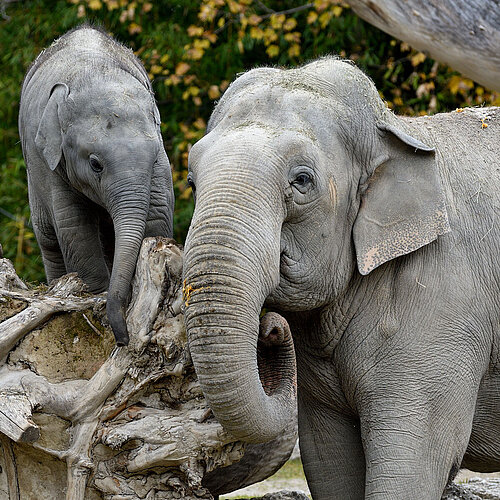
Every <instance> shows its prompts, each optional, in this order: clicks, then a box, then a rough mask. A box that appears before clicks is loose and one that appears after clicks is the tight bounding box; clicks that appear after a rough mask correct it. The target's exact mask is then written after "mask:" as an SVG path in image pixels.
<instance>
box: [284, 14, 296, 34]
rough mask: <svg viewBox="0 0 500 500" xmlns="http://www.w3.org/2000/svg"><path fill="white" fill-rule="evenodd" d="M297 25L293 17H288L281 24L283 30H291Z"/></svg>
mask: <svg viewBox="0 0 500 500" xmlns="http://www.w3.org/2000/svg"><path fill="white" fill-rule="evenodd" d="M295 26H297V21H296V20H295V19H294V18H293V17H289V18H288V19H287V20H286V21H285V23H284V24H283V29H284V30H285V31H292V30H293V29H294V28H295Z"/></svg>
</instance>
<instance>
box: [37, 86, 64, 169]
mask: <svg viewBox="0 0 500 500" xmlns="http://www.w3.org/2000/svg"><path fill="white" fill-rule="evenodd" d="M68 94H69V89H68V87H67V85H65V84H64V83H56V84H55V85H54V86H53V87H52V90H51V91H50V97H49V100H48V102H47V105H46V106H45V110H44V112H43V115H42V119H41V120H40V125H39V126H38V130H37V133H36V137H35V144H36V146H37V148H38V149H39V150H40V152H41V153H42V156H43V157H44V158H45V161H46V162H47V165H48V166H49V168H50V170H55V168H56V167H57V165H58V164H59V162H60V161H61V155H62V130H61V124H60V122H59V112H58V111H59V106H60V105H61V104H62V103H63V102H64V100H65V99H66V97H67V96H68Z"/></svg>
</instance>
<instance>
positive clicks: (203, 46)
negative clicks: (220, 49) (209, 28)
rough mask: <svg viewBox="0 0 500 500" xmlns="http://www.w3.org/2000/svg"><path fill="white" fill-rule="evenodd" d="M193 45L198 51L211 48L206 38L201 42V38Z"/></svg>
mask: <svg viewBox="0 0 500 500" xmlns="http://www.w3.org/2000/svg"><path fill="white" fill-rule="evenodd" d="M193 45H194V46H195V48H197V49H208V48H209V47H210V42H209V41H208V40H207V39H206V38H204V39H203V40H200V39H199V38H197V39H196V40H195V41H194V43H193Z"/></svg>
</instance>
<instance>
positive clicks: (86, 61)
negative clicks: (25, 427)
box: [19, 26, 174, 345]
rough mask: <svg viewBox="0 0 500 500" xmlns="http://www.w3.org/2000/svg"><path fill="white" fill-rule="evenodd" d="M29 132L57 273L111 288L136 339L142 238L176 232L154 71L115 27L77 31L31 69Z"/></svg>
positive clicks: (51, 274) (38, 213) (121, 327)
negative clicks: (132, 304) (132, 311)
mask: <svg viewBox="0 0 500 500" xmlns="http://www.w3.org/2000/svg"><path fill="white" fill-rule="evenodd" d="M19 133H20V136H21V141H22V148H23V154H24V159H25V161H26V167H27V173H28V187H29V201H30V208H31V217H32V221H33V227H34V229H35V234H36V237H37V240H38V243H39V245H40V249H41V251H42V257H43V262H44V266H45V272H46V274H47V280H48V281H49V282H50V281H51V280H53V279H55V278H58V277H60V276H62V275H63V274H65V273H68V272H77V273H78V274H79V275H80V277H81V278H82V280H83V281H84V282H85V283H86V284H87V286H88V288H89V290H91V291H92V292H96V293H97V292H102V291H103V290H106V289H108V287H109V289H108V301H107V313H108V318H109V321H110V324H111V327H112V328H113V332H114V334H115V338H116V342H117V344H118V345H126V344H127V343H128V339H129V338H128V332H127V326H126V323H125V318H124V312H125V308H126V306H127V301H128V296H129V291H130V283H131V280H132V277H133V274H134V270H135V265H136V261H137V255H138V252H139V248H140V246H141V242H142V240H143V238H144V237H146V236H153V235H154V236H172V212H173V204H174V199H173V188H172V176H171V172H170V165H169V161H168V158H167V155H166V153H165V150H164V148H163V142H162V138H161V134H160V116H159V113H158V109H157V107H156V104H155V101H154V96H153V91H152V88H151V84H150V82H149V79H148V76H147V73H146V71H145V70H144V68H143V66H142V64H141V63H140V61H139V60H138V59H137V58H136V57H135V56H134V54H133V53H132V51H131V50H129V49H127V48H125V47H124V46H123V45H121V44H119V43H118V42H116V41H115V40H113V39H112V38H111V37H109V36H108V35H106V34H105V33H103V32H101V31H99V30H97V29H95V28H92V27H89V26H82V27H80V28H78V29H75V30H73V31H70V32H68V33H66V34H65V35H64V36H62V37H61V38H59V39H58V40H56V41H55V42H54V43H53V44H52V45H51V46H50V47H49V48H48V49H46V50H44V51H43V52H42V53H41V54H40V55H39V56H38V57H37V59H36V60H35V62H34V63H33V64H32V65H31V67H30V68H29V70H28V72H27V74H26V77H25V79H24V82H23V88H22V93H21V105H20V113H19ZM110 274H111V276H110Z"/></svg>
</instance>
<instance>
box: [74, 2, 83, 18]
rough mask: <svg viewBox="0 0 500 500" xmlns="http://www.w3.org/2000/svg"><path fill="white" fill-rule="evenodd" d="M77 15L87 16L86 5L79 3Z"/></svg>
mask: <svg viewBox="0 0 500 500" xmlns="http://www.w3.org/2000/svg"><path fill="white" fill-rule="evenodd" d="M76 17H85V5H79V6H78V11H77V14H76Z"/></svg>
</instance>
